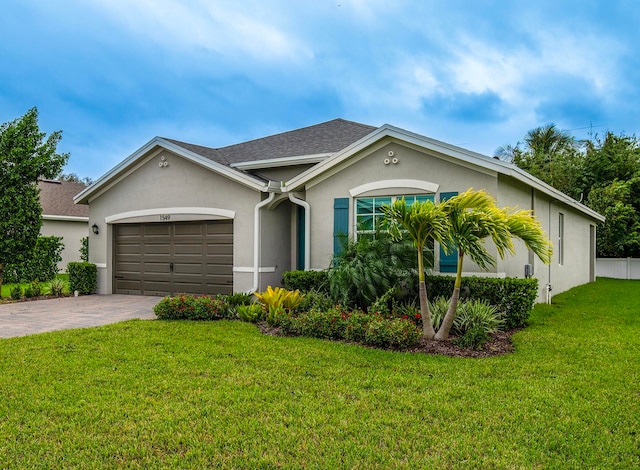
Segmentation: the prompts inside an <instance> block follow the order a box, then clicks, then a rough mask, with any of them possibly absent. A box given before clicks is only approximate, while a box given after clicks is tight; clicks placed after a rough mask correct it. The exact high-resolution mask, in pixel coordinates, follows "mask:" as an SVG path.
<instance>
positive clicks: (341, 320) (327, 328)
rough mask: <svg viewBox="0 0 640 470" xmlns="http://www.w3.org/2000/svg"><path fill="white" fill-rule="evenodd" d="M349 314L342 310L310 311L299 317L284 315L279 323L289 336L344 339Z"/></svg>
mask: <svg viewBox="0 0 640 470" xmlns="http://www.w3.org/2000/svg"><path fill="white" fill-rule="evenodd" d="M346 317H347V312H345V311H343V310H342V309H341V308H332V309H329V310H327V311H322V310H310V311H308V312H303V313H301V314H299V315H297V316H296V315H284V316H283V317H282V318H281V320H280V321H279V322H278V326H280V327H281V328H282V329H283V331H284V332H285V333H287V334H294V335H300V336H310V337H312V338H324V339H343V338H344V334H345V329H346V322H345V320H346Z"/></svg>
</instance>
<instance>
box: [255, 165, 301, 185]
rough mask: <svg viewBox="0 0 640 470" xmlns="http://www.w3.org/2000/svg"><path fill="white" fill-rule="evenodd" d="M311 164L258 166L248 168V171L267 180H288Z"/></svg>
mask: <svg viewBox="0 0 640 470" xmlns="http://www.w3.org/2000/svg"><path fill="white" fill-rule="evenodd" d="M312 166H313V165H311V164H309V165H295V166H281V167H275V168H260V169H256V170H250V173H251V174H253V175H256V176H259V177H260V178H263V179H266V180H269V181H276V182H283V181H289V180H290V179H291V178H293V177H294V176H298V175H299V174H300V173H302V172H303V171H306V170H308V169H309V168H311V167H312Z"/></svg>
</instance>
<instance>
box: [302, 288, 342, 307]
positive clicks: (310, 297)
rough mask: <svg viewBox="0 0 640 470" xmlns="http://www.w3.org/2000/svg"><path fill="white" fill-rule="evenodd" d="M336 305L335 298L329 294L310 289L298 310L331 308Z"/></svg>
mask: <svg viewBox="0 0 640 470" xmlns="http://www.w3.org/2000/svg"><path fill="white" fill-rule="evenodd" d="M333 306H335V304H334V302H333V299H331V297H329V294H328V293H326V292H323V291H318V290H310V291H308V292H305V294H304V296H303V297H302V301H301V302H300V305H298V308H297V310H298V311H300V312H308V311H309V310H329V309H330V308H331V307H333Z"/></svg>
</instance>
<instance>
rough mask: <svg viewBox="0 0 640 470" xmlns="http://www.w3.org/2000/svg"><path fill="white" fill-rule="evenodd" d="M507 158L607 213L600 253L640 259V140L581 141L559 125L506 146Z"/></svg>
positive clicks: (600, 234) (599, 235)
mask: <svg viewBox="0 0 640 470" xmlns="http://www.w3.org/2000/svg"><path fill="white" fill-rule="evenodd" d="M496 155H497V156H499V157H500V158H501V159H504V160H507V161H512V162H513V163H515V164H516V165H518V166H519V167H520V168H522V169H524V170H526V171H528V172H529V173H531V174H532V175H533V176H535V177H537V178H539V179H541V180H542V181H544V182H546V183H548V184H550V185H551V186H553V187H554V188H556V189H558V190H560V191H562V192H563V193H565V194H567V195H569V196H571V197H573V198H574V199H576V200H578V201H580V202H583V203H584V204H586V205H587V206H589V207H590V208H592V209H594V210H595V211H597V212H599V213H600V214H602V215H604V216H605V217H606V220H605V222H604V223H602V224H599V225H598V229H597V230H598V231H597V248H596V249H597V256H599V257H627V256H631V257H640V142H639V141H638V139H637V138H636V137H635V136H626V135H624V134H622V135H615V134H613V133H612V132H607V133H606V134H605V136H604V138H599V137H598V136H597V135H596V136H593V137H591V138H590V139H588V140H586V141H584V142H577V141H576V140H575V139H573V138H571V137H570V136H568V135H567V133H566V132H563V131H559V130H557V129H556V128H555V126H553V125H549V126H544V127H538V128H536V129H533V130H531V131H529V132H528V133H527V135H526V136H525V138H524V144H521V143H518V144H516V145H515V146H511V145H503V146H501V147H499V148H498V149H497V150H496Z"/></svg>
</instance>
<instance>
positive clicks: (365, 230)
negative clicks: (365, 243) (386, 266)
mask: <svg viewBox="0 0 640 470" xmlns="http://www.w3.org/2000/svg"><path fill="white" fill-rule="evenodd" d="M402 198H404V200H405V201H406V203H407V206H408V207H411V205H412V204H413V203H415V202H416V201H419V202H424V201H431V202H433V201H434V195H433V194H412V195H405V196H402V195H398V196H375V197H361V198H357V199H356V200H355V204H354V206H355V223H356V229H355V236H356V239H357V238H359V237H362V236H365V237H371V238H374V237H375V236H376V233H378V232H379V231H380V225H381V224H382V221H383V219H384V214H383V213H382V206H383V205H385V204H386V205H389V204H391V203H393V202H395V201H397V200H398V199H402ZM425 254H426V255H427V256H426V258H427V259H428V260H430V262H427V261H426V260H425V264H427V265H430V267H433V241H431V242H430V243H429V244H428V246H427V247H425Z"/></svg>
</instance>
